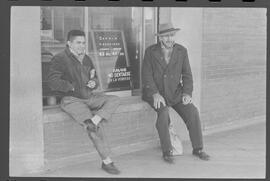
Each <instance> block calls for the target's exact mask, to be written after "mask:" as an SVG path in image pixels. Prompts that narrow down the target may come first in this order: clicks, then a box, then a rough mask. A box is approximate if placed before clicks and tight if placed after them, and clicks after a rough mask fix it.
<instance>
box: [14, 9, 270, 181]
mask: <svg viewBox="0 0 270 181" xmlns="http://www.w3.org/2000/svg"><path fill="white" fill-rule="evenodd" d="M165 22H172V23H173V24H174V26H175V27H179V28H180V29H181V30H180V31H179V32H178V33H177V35H176V42H177V43H180V44H182V45H184V46H185V47H186V48H187V49H188V53H189V59H190V64H191V69H192V72H193V76H194V93H193V99H194V104H196V106H197V107H198V108H199V110H200V114H201V120H202V126H203V132H207V131H208V130H210V129H220V128H222V127H226V126H230V125H238V126H242V125H243V126H244V125H245V124H253V123H256V122H258V121H264V120H265V113H266V111H265V108H266V106H265V103H266V102H265V98H266V9H258V8H257V9H256V8H156V7H147V8H143V7H114V8H112V7H42V8H40V7H12V10H11V64H10V65H11V67H10V72H11V75H10V76H11V79H10V86H11V87H10V174H11V175H14V176H16V175H21V174H23V173H27V172H33V171H38V170H40V169H41V170H42V169H44V166H46V165H50V166H55V165H63V163H70V162H73V163H74V159H72V158H74V157H78V158H80V159H82V158H87V157H89V155H88V154H87V152H89V150H90V152H91V153H92V152H93V154H92V157H95V156H96V155H95V153H94V152H95V150H94V149H93V148H92V145H91V144H90V145H89V141H88V140H87V138H86V135H84V133H82V130H81V128H80V127H78V126H77V125H76V124H75V123H74V122H72V121H70V117H68V116H67V115H65V114H64V113H63V112H62V111H61V110H60V109H59V106H58V105H57V104H58V101H59V100H57V95H55V94H54V93H52V92H51V91H50V90H49V89H48V87H47V86H46V71H47V68H48V62H49V61H50V58H51V57H52V56H53V55H55V54H56V53H57V52H59V51H61V50H63V49H64V48H65V39H66V35H67V32H68V31H69V30H71V29H74V28H76V29H81V30H83V31H85V32H86V37H87V53H88V55H89V56H90V57H91V59H92V60H93V61H94V63H95V66H96V67H97V70H98V71H99V73H100V74H99V77H100V83H101V85H102V86H101V88H100V91H105V92H106V93H108V94H116V95H118V96H120V97H123V98H121V99H122V105H121V106H120V108H119V109H118V110H117V112H116V114H115V115H114V119H115V120H117V121H118V123H117V125H116V124H115V123H112V124H111V125H109V126H111V128H110V131H108V133H107V134H108V137H109V141H110V142H111V146H112V147H113V150H118V151H119V150H126V151H133V150H134V149H135V147H136V148H137V149H143V148H145V147H146V146H147V145H148V146H149V145H150V146H151V145H153V144H156V143H157V133H156V130H155V128H154V121H155V113H154V112H153V110H152V109H151V108H150V107H149V106H147V104H145V103H144V102H143V101H141V99H140V94H141V93H140V89H141V78H140V69H141V62H142V59H143V53H144V50H145V48H146V47H147V46H149V45H151V44H153V43H156V42H157V41H158V40H157V37H156V36H155V35H154V34H155V33H156V31H157V27H158V23H165ZM121 50H122V51H121ZM119 62H120V63H119ZM117 71H123V74H122V75H127V74H128V72H130V76H129V78H126V79H117V80H116V79H111V78H112V76H114V74H113V73H114V72H117ZM125 73H126V74H125ZM113 78H115V77H113ZM113 80H116V83H114V84H113V85H112V86H111V83H112V82H113ZM121 80H126V81H125V82H121ZM52 97H55V98H56V102H54V101H52V102H50V101H49V100H51V98H52ZM25 105H27V106H25ZM172 114H173V115H174V118H175V119H181V118H179V117H177V115H175V113H172ZM127 118H129V119H128V120H127ZM182 125H184V124H182ZM138 132H140V134H138ZM183 132H185V130H183ZM182 138H183V139H184V138H187V135H186V133H185V134H183V136H182ZM75 140H82V141H81V142H78V141H77V142H76V141H75ZM132 145H135V146H133V147H132ZM78 148H80V149H78ZM123 148H124V149H123ZM131 148H132V149H131ZM80 159H79V160H80ZM67 160H68V161H67Z"/></svg>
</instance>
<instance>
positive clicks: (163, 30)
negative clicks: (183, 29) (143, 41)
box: [156, 23, 180, 36]
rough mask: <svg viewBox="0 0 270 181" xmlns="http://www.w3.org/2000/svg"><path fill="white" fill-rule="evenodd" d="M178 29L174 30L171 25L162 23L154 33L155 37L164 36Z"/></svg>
mask: <svg viewBox="0 0 270 181" xmlns="http://www.w3.org/2000/svg"><path fill="white" fill-rule="evenodd" d="M179 30H180V28H174V27H173V25H172V23H164V24H160V25H159V31H158V33H156V35H157V36H164V35H168V34H172V33H175V32H177V31H179Z"/></svg>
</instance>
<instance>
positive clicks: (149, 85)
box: [142, 50, 166, 109]
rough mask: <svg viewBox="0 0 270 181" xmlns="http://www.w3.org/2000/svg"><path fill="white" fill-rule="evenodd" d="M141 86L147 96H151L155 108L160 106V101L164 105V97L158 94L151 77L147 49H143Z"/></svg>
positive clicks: (151, 70) (151, 69)
mask: <svg viewBox="0 0 270 181" xmlns="http://www.w3.org/2000/svg"><path fill="white" fill-rule="evenodd" d="M142 86H143V89H145V91H146V92H147V93H146V94H147V96H149V97H152V98H153V106H154V107H155V109H159V108H160V107H161V103H162V104H163V106H166V103H165V99H164V98H163V96H161V95H160V94H159V91H158V89H157V86H156V84H155V82H154V79H153V68H152V65H151V64H150V54H149V50H146V51H145V55H144V61H143V64H142Z"/></svg>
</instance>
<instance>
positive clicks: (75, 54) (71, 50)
mask: <svg viewBox="0 0 270 181" xmlns="http://www.w3.org/2000/svg"><path fill="white" fill-rule="evenodd" d="M69 50H70V52H71V53H72V54H73V55H74V56H75V57H76V58H77V59H78V60H79V61H80V63H81V64H82V61H83V58H84V56H85V53H84V54H82V55H79V54H77V53H76V52H75V51H74V50H73V49H72V48H69Z"/></svg>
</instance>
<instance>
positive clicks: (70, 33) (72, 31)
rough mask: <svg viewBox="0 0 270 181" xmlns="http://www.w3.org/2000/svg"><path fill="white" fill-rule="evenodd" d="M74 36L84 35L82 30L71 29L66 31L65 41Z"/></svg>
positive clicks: (70, 39)
mask: <svg viewBox="0 0 270 181" xmlns="http://www.w3.org/2000/svg"><path fill="white" fill-rule="evenodd" d="M75 36H84V37H85V33H84V32H83V31H82V30H71V31H69V32H68V35H67V41H72V40H73V38H74V37H75Z"/></svg>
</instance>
